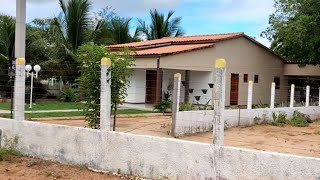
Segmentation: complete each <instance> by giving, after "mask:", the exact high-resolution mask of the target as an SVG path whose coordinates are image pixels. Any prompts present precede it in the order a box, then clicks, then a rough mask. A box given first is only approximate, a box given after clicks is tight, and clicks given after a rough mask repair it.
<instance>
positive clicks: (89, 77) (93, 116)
mask: <svg viewBox="0 0 320 180" xmlns="http://www.w3.org/2000/svg"><path fill="white" fill-rule="evenodd" d="M106 53H107V52H106V50H105V48H103V47H100V46H97V45H93V44H85V45H83V46H81V47H80V48H79V49H78V53H77V55H78V58H79V61H80V64H81V67H80V69H81V76H80V78H79V83H80V91H81V92H82V96H83V97H84V99H85V101H86V103H85V106H84V107H83V110H84V114H85V119H86V122H87V123H88V126H89V127H91V128H94V129H99V128H100V119H99V118H100V64H101V63H100V62H101V59H102V58H103V57H105V55H106Z"/></svg>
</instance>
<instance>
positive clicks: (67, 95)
mask: <svg viewBox="0 0 320 180" xmlns="http://www.w3.org/2000/svg"><path fill="white" fill-rule="evenodd" d="M62 97H63V98H64V102H77V101H78V100H79V91H78V89H74V88H68V89H66V90H64V91H63V92H62Z"/></svg>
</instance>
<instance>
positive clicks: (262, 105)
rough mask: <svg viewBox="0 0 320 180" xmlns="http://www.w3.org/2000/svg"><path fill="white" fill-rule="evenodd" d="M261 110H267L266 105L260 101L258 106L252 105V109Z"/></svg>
mask: <svg viewBox="0 0 320 180" xmlns="http://www.w3.org/2000/svg"><path fill="white" fill-rule="evenodd" d="M262 108H268V104H264V103H262V101H261V100H260V101H259V103H258V104H255V105H253V109H262Z"/></svg>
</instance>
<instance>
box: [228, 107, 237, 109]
mask: <svg viewBox="0 0 320 180" xmlns="http://www.w3.org/2000/svg"><path fill="white" fill-rule="evenodd" d="M228 109H239V108H238V106H229V107H228Z"/></svg>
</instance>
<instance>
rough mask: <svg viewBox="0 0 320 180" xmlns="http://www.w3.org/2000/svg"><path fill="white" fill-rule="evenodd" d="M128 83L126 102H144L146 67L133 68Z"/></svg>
mask: <svg viewBox="0 0 320 180" xmlns="http://www.w3.org/2000/svg"><path fill="white" fill-rule="evenodd" d="M129 80H130V85H129V87H128V90H127V94H128V95H127V97H126V99H125V101H126V102H127V103H145V102H146V69H135V70H134V72H133V74H132V75H131V77H130V79H129Z"/></svg>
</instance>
